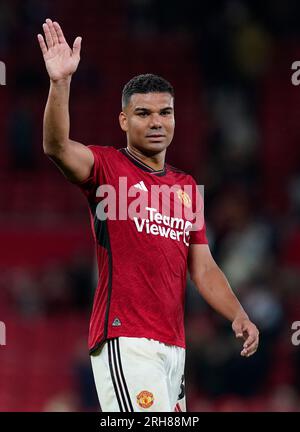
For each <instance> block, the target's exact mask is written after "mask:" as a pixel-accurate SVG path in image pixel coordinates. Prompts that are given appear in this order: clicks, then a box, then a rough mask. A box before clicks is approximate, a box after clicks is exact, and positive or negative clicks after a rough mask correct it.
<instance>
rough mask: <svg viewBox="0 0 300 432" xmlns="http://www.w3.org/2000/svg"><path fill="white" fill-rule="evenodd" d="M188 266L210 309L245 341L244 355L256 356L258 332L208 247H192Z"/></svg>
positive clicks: (201, 245) (200, 245)
mask: <svg viewBox="0 0 300 432" xmlns="http://www.w3.org/2000/svg"><path fill="white" fill-rule="evenodd" d="M188 267H189V272H190V276H191V279H192V281H193V282H194V284H195V285H196V288H197V289H198V291H199V293H200V294H201V295H202V296H203V298H204V299H205V300H206V301H207V303H208V304H210V306H212V307H213V308H214V309H215V310H216V311H217V312H219V313H220V314H221V315H223V316H224V317H225V318H227V319H228V320H230V321H231V322H232V329H233V331H234V333H235V335H236V337H242V338H243V339H244V345H243V350H242V351H241V355H242V356H245V357H249V356H250V355H252V354H254V353H255V351H256V350H257V347H258V340H259V332H258V330H257V328H256V326H255V325H254V324H253V323H252V322H251V321H250V319H249V317H248V315H247V314H246V312H245V311H244V309H243V307H242V305H241V304H240V302H239V301H238V299H237V298H236V296H235V294H234V293H233V291H232V289H231V287H230V285H229V283H228V281H227V279H226V277H225V275H224V273H223V272H222V271H221V270H220V268H219V267H218V265H217V264H216V262H215V261H214V259H213V257H212V255H211V253H210V250H209V246H208V245H205V244H192V245H190V247H189V256H188Z"/></svg>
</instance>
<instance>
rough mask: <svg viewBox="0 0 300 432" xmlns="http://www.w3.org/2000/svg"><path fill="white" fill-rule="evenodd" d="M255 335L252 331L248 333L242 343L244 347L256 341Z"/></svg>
mask: <svg viewBox="0 0 300 432" xmlns="http://www.w3.org/2000/svg"><path fill="white" fill-rule="evenodd" d="M256 337H257V336H256V335H255V334H254V333H251V334H249V336H248V337H247V339H246V340H245V343H244V345H243V346H244V348H248V347H249V346H250V345H252V344H253V343H254V342H255V341H256Z"/></svg>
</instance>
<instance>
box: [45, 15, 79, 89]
mask: <svg viewBox="0 0 300 432" xmlns="http://www.w3.org/2000/svg"><path fill="white" fill-rule="evenodd" d="M43 30H44V33H45V39H46V42H45V40H44V37H43V36H42V35H41V34H38V35H37V38H38V41H39V44H40V47H41V50H42V53H43V57H44V60H45V64H46V69H47V72H48V74H49V77H50V79H51V80H52V81H58V80H61V79H66V78H68V77H70V76H71V75H72V74H73V73H74V72H75V71H76V69H77V66H78V63H79V61H80V49H81V37H79V36H77V37H76V39H75V41H74V43H73V49H71V48H70V47H69V45H68V44H67V42H66V39H65V37H64V34H63V32H62V29H61V27H60V25H59V24H58V23H57V22H56V21H54V22H52V21H51V20H50V19H46V22H45V23H44V24H43Z"/></svg>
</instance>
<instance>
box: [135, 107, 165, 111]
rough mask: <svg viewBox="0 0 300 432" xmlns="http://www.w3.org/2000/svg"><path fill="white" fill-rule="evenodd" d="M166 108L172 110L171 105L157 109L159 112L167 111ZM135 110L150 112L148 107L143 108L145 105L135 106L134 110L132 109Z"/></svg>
mask: <svg viewBox="0 0 300 432" xmlns="http://www.w3.org/2000/svg"><path fill="white" fill-rule="evenodd" d="M167 110H169V111H173V107H171V106H167V107H164V108H161V109H160V110H159V111H160V112H161V111H167ZM136 111H147V112H150V111H151V110H150V109H149V108H145V107H136V108H135V110H134V112H136Z"/></svg>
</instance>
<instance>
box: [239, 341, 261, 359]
mask: <svg viewBox="0 0 300 432" xmlns="http://www.w3.org/2000/svg"><path fill="white" fill-rule="evenodd" d="M257 348H258V344H253V345H252V346H251V347H249V348H247V349H246V348H244V349H243V350H242V352H241V355H242V356H243V357H250V356H251V355H252V354H254V353H255V352H256V351H257Z"/></svg>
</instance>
